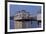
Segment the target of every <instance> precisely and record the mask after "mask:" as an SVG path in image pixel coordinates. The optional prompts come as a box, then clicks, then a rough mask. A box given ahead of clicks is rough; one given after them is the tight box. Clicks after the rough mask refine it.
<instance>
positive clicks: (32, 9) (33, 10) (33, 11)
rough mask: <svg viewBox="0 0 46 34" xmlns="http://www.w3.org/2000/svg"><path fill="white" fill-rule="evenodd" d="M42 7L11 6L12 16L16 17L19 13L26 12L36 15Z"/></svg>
mask: <svg viewBox="0 0 46 34" xmlns="http://www.w3.org/2000/svg"><path fill="white" fill-rule="evenodd" d="M40 9H41V6H33V5H12V4H11V5H10V15H11V16H14V15H15V14H16V12H17V11H21V10H26V11H27V12H30V13H31V14H33V15H36V14H37V12H38V11H40Z"/></svg>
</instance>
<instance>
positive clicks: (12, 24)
mask: <svg viewBox="0 0 46 34" xmlns="http://www.w3.org/2000/svg"><path fill="white" fill-rule="evenodd" d="M26 23H27V22H26ZM30 26H31V27H30ZM39 27H41V23H39V25H38V23H37V21H32V24H30V23H29V26H28V27H27V26H26V28H39ZM10 29H14V20H10Z"/></svg>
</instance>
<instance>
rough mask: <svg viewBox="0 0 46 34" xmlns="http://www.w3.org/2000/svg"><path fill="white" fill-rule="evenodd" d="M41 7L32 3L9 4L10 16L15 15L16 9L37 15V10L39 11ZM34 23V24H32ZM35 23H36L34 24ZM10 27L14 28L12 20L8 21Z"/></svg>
mask: <svg viewBox="0 0 46 34" xmlns="http://www.w3.org/2000/svg"><path fill="white" fill-rule="evenodd" d="M40 9H41V6H32V5H30V6H29V5H12V4H11V5H10V16H15V14H16V12H17V11H21V10H26V11H27V12H30V13H32V15H37V12H39V11H40ZM33 25H34V24H33ZM35 25H37V24H35ZM10 28H11V29H14V21H13V20H11V21H10Z"/></svg>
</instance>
